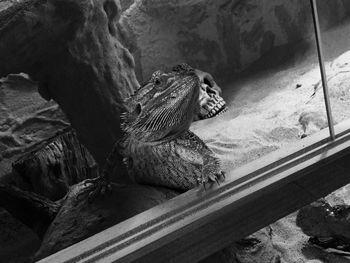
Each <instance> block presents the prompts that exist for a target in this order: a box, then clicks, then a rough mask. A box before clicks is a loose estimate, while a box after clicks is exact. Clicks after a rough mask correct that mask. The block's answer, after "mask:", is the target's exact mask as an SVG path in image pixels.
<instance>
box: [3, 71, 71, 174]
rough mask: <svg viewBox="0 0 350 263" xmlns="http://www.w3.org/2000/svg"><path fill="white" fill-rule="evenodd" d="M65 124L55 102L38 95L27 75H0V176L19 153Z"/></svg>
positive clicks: (6, 172)
mask: <svg viewBox="0 0 350 263" xmlns="http://www.w3.org/2000/svg"><path fill="white" fill-rule="evenodd" d="M67 126H69V122H68V121H67V119H66V117H65V115H64V114H63V112H62V111H61V110H60V108H59V107H58V105H57V104H56V103H54V102H52V101H51V102H47V101H45V100H44V99H42V98H41V97H40V95H39V94H38V92H37V85H36V83H33V82H32V81H30V80H29V79H28V78H27V76H25V75H23V74H21V75H11V76H8V77H7V78H2V79H0V180H1V179H4V177H5V175H7V174H9V173H10V172H11V163H12V162H13V161H15V159H16V158H17V157H18V156H19V155H21V154H23V153H25V152H28V151H29V150H30V149H31V148H32V147H33V146H34V145H35V144H37V143H39V142H41V141H43V140H46V139H48V138H50V137H51V136H53V135H54V134H55V133H56V132H57V131H59V130H61V129H63V128H65V127H67Z"/></svg>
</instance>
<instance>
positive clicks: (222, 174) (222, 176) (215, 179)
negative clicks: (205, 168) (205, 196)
mask: <svg viewBox="0 0 350 263" xmlns="http://www.w3.org/2000/svg"><path fill="white" fill-rule="evenodd" d="M220 180H222V181H223V180H225V172H223V171H220V172H219V173H216V174H211V175H209V176H208V179H207V180H205V179H204V178H203V179H202V184H203V187H204V190H207V188H206V184H207V183H213V182H216V183H217V184H218V185H220Z"/></svg>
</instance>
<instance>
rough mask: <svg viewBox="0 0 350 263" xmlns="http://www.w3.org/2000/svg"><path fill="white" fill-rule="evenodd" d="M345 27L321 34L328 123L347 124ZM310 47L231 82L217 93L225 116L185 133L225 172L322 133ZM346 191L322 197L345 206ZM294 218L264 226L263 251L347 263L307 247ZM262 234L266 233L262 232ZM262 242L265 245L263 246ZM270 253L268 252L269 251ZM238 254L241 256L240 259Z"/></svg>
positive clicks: (288, 258) (349, 85)
mask: <svg viewBox="0 0 350 263" xmlns="http://www.w3.org/2000/svg"><path fill="white" fill-rule="evenodd" d="M349 31H350V29H349V26H348V25H344V26H342V27H340V28H338V29H335V30H332V31H330V32H327V33H326V34H324V42H325V43H324V44H325V54H326V61H327V63H326V71H327V74H328V75H327V76H328V79H329V93H330V98H331V106H332V112H333V117H334V122H335V123H339V122H342V121H344V120H346V119H349V118H350V92H349V90H350V51H349V52H346V51H347V50H349V49H350V38H349V37H348V36H349ZM316 62H317V57H316V52H315V47H314V46H312V47H311V50H308V51H307V52H305V50H304V51H303V52H302V57H301V56H298V55H296V57H295V58H294V59H293V60H292V63H290V64H289V65H288V66H283V67H282V68H284V69H282V70H276V69H274V70H269V71H265V72H263V73H261V72H260V73H259V74H256V75H251V76H248V77H245V78H243V79H238V80H237V81H234V82H233V83H232V84H230V85H229V86H227V87H223V90H224V97H225V98H226V100H227V102H228V106H229V110H228V111H227V112H226V113H224V114H223V115H221V116H219V117H216V118H214V119H209V120H205V121H201V122H196V123H194V124H193V125H192V127H191V129H192V131H194V132H195V133H196V134H198V135H199V136H200V137H201V138H203V139H204V141H205V142H206V143H207V144H208V145H209V147H210V148H211V149H212V150H213V151H214V152H215V153H216V154H217V156H218V157H219V158H220V159H221V160H222V164H223V169H224V170H226V171H229V170H233V169H234V168H236V167H238V166H241V165H243V164H247V163H249V162H251V161H252V160H255V159H258V158H259V157H261V156H263V155H266V154H267V153H270V152H272V151H275V150H277V149H281V148H283V147H288V145H289V144H291V143H293V142H296V141H300V140H301V138H302V137H303V136H305V135H310V134H312V133H315V132H317V131H319V130H320V129H323V128H326V127H327V118H326V112H325V104H324V99H323V91H322V87H321V86H320V87H319V89H318V90H317V92H316V94H315V96H313V97H312V94H313V93H314V91H315V87H316V86H317V85H318V83H319V81H320V73H319V72H320V70H319V67H318V64H317V63H316ZM349 197H350V192H349V187H345V188H342V189H340V190H338V191H336V192H335V193H333V194H331V195H330V196H329V197H328V200H330V201H332V202H335V200H336V203H347V204H350V202H349V201H350V200H349V199H350V198H349ZM295 219H296V213H294V214H292V215H289V216H287V217H285V218H283V219H281V220H279V221H277V222H276V223H274V224H272V225H271V226H269V227H268V228H269V236H270V238H269V239H268V240H269V241H268V243H272V246H271V244H269V245H267V244H266V248H265V249H267V250H269V251H270V253H273V254H277V255H278V257H279V258H280V260H281V262H350V257H349V258H346V257H344V256H339V255H334V254H331V253H327V252H324V251H322V250H321V249H318V248H316V247H312V246H310V245H309V244H308V243H307V241H308V238H309V237H308V236H306V235H304V234H303V233H302V232H301V230H300V229H299V228H298V227H297V226H296V224H295ZM263 231H266V229H264V230H263ZM265 242H266V241H265ZM271 247H273V249H272V248H271ZM243 254H244V253H243ZM240 262H262V261H261V258H260V254H256V255H254V253H251V254H250V255H247V254H246V255H244V256H242V257H240Z"/></svg>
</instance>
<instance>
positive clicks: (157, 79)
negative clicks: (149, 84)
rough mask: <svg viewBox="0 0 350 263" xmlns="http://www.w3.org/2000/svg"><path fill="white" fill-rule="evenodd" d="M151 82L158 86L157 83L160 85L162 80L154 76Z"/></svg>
mask: <svg viewBox="0 0 350 263" xmlns="http://www.w3.org/2000/svg"><path fill="white" fill-rule="evenodd" d="M153 83H154V84H155V85H157V86H158V85H160V84H161V83H162V80H161V79H160V77H159V76H156V77H154V79H153Z"/></svg>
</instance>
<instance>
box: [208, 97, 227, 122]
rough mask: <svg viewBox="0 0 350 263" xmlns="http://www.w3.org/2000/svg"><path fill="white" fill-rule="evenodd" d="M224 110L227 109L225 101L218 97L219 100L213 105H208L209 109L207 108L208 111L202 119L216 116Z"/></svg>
mask: <svg viewBox="0 0 350 263" xmlns="http://www.w3.org/2000/svg"><path fill="white" fill-rule="evenodd" d="M226 110H227V108H226V103H225V101H224V100H223V99H220V101H218V102H217V103H215V106H214V107H210V109H208V111H209V113H208V114H207V115H205V117H204V119H208V118H211V117H214V116H218V115H220V114H222V113H224V112H225V111H226Z"/></svg>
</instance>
